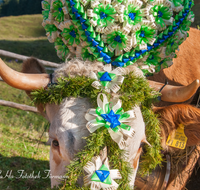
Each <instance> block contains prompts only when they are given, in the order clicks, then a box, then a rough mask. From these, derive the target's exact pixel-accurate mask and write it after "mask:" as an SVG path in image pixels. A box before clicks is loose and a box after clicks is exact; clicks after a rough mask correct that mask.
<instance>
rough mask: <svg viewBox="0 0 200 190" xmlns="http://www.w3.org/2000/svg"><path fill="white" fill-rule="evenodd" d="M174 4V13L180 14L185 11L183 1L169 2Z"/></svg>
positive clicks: (172, 0)
mask: <svg viewBox="0 0 200 190" xmlns="http://www.w3.org/2000/svg"><path fill="white" fill-rule="evenodd" d="M169 1H171V2H172V9H173V11H176V12H179V11H181V10H182V9H183V0H169Z"/></svg>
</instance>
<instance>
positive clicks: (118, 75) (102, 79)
mask: <svg viewBox="0 0 200 190" xmlns="http://www.w3.org/2000/svg"><path fill="white" fill-rule="evenodd" d="M122 74H125V72H124V70H123V69H122V68H120V67H118V68H116V69H114V70H113V71H112V66H111V64H107V65H105V67H104V71H101V72H98V73H97V74H95V73H94V72H91V73H90V78H92V79H96V81H94V82H93V83H92V86H93V87H94V88H97V89H100V88H102V89H105V90H106V91H107V92H110V90H112V92H114V93H116V92H117V91H118V90H119V89H120V87H119V85H121V84H122V83H123V81H124V77H123V76H122Z"/></svg>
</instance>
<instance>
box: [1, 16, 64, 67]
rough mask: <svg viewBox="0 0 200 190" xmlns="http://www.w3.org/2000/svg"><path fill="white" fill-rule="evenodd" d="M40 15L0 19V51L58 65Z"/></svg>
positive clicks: (58, 61) (52, 45) (58, 60)
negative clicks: (32, 57)
mask: <svg viewBox="0 0 200 190" xmlns="http://www.w3.org/2000/svg"><path fill="white" fill-rule="evenodd" d="M42 21H43V18H42V15H41V14H38V15H23V16H9V17H1V18H0V26H1V27H0V49H3V50H7V51H11V52H14V53H18V54H22V55H26V56H34V57H37V58H39V59H44V60H47V61H52V62H56V63H60V62H61V60H60V59H59V58H58V56H57V54H56V51H55V48H54V44H51V43H49V41H48V40H47V37H46V35H45V30H44V28H43V26H42Z"/></svg>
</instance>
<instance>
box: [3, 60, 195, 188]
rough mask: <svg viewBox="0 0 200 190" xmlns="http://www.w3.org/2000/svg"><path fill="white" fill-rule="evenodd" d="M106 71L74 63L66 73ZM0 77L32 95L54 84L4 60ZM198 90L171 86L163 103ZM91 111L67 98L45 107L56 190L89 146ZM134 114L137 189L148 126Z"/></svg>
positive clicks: (158, 85)
mask: <svg viewBox="0 0 200 190" xmlns="http://www.w3.org/2000/svg"><path fill="white" fill-rule="evenodd" d="M102 67H103V65H101V64H100V65H98V66H97V67H94V66H92V67H89V66H88V67H87V66H83V65H79V64H76V63H73V64H72V65H71V67H67V68H66V69H67V70H68V71H69V72H70V73H71V74H73V72H74V71H75V70H76V71H75V73H74V75H76V74H84V75H87V73H88V72H89V71H98V70H99V69H101V68H102ZM94 68H95V69H94ZM133 69H136V68H135V67H133V66H129V67H127V68H126V69H125V70H126V72H127V73H128V72H130V71H132V70H133ZM77 70H78V71H77ZM60 71H61V70H60ZM58 73H59V72H56V74H55V76H56V75H59V74H58ZM0 76H1V77H2V78H3V80H4V81H5V82H6V83H7V84H9V85H10V86H13V87H14V88H18V89H22V90H25V91H28V92H30V91H32V90H37V89H40V88H46V87H47V86H48V84H49V82H50V77H49V75H48V74H45V73H40V74H24V73H19V72H16V71H14V70H12V69H10V68H9V67H7V66H6V65H5V63H3V61H2V60H1V59H0ZM149 83H150V85H151V86H152V87H155V89H157V90H159V89H160V88H161V87H162V86H163V84H161V83H156V82H153V81H152V82H151V81H149ZM198 86H199V84H198V81H194V82H193V83H192V84H191V85H189V86H188V87H173V86H170V85H167V86H166V87H165V88H164V89H163V91H162V96H161V99H162V100H164V101H171V102H177V101H178V100H180V101H185V100H186V99H188V98H190V97H191V96H192V95H193V93H194V92H195V91H196V89H197V88H198ZM89 108H91V103H90V102H89V101H88V99H87V98H73V97H66V98H65V99H64V100H63V101H62V103H61V104H60V105H55V104H47V105H45V110H46V117H47V119H48V120H49V122H50V124H51V125H50V129H49V142H50V143H51V149H50V169H51V176H52V178H51V186H52V187H53V186H56V185H58V184H59V183H60V181H59V179H58V176H60V177H61V178H62V176H64V174H65V166H67V165H69V163H70V160H72V159H73V157H74V155H75V154H76V153H77V152H78V151H79V150H81V149H82V148H83V147H84V145H85V141H84V140H83V137H86V136H88V135H89V132H88V130H87V128H86V127H85V126H86V123H87V121H86V119H85V114H86V112H87V110H88V109H89ZM134 112H135V114H136V119H135V120H133V121H132V122H131V123H130V124H129V125H130V126H131V127H132V128H133V129H134V130H135V135H134V137H133V138H129V139H128V143H127V144H128V147H127V148H126V149H127V151H129V158H128V161H129V162H130V163H131V165H132V166H133V168H134V172H133V174H132V180H131V184H130V185H132V186H133V185H134V179H135V175H136V171H137V167H138V161H139V156H140V153H141V150H142V149H141V148H140V144H141V142H146V136H145V124H144V122H143V118H142V114H141V111H140V108H139V107H135V108H134ZM54 176H55V177H54ZM80 185H81V182H80Z"/></svg>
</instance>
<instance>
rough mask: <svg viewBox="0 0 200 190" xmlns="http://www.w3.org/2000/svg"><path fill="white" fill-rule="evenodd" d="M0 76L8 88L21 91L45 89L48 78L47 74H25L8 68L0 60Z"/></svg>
mask: <svg viewBox="0 0 200 190" xmlns="http://www.w3.org/2000/svg"><path fill="white" fill-rule="evenodd" d="M0 76H1V77H2V79H3V80H4V81H5V82H6V83H7V84H8V85H10V86H12V87H14V88H18V89H21V90H27V91H32V90H37V89H40V88H45V87H47V85H48V83H49V81H50V78H49V75H48V74H44V73H41V74H25V73H19V72H17V71H14V70H13V69H11V68H9V67H8V66H7V65H6V64H5V63H4V62H3V61H2V59H1V58H0Z"/></svg>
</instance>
